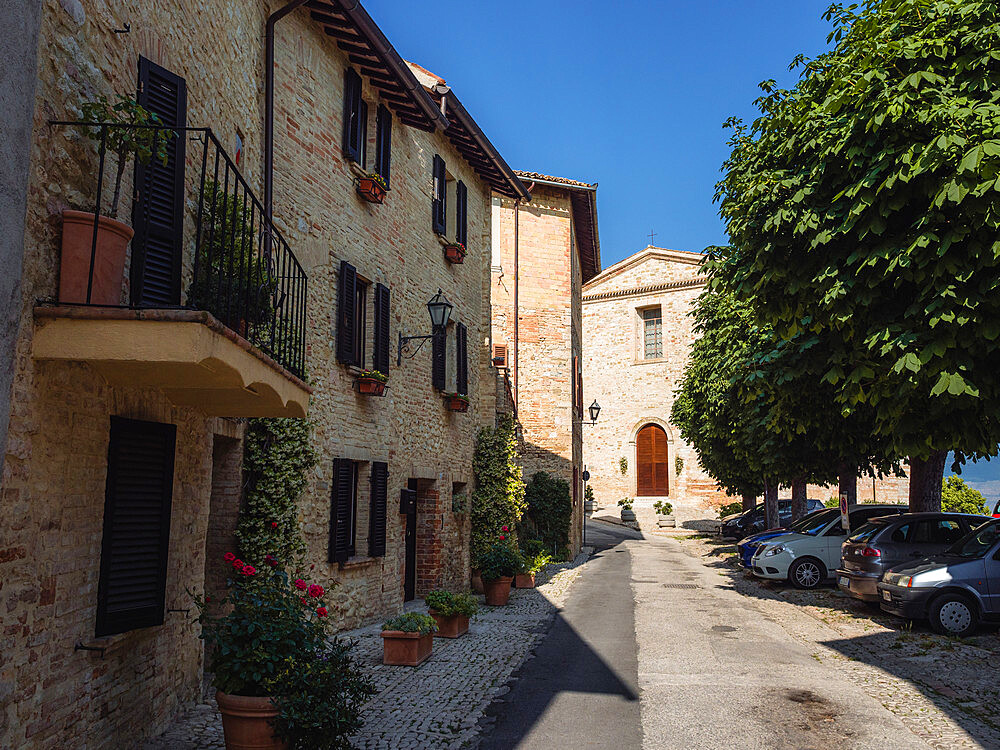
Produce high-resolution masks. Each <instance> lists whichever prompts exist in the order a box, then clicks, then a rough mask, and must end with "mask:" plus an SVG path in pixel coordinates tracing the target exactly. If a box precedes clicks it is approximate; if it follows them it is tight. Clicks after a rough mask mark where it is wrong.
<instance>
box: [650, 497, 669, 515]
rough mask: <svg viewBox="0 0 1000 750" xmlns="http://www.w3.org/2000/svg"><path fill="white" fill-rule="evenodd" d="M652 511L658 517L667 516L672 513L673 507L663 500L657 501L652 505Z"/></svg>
mask: <svg viewBox="0 0 1000 750" xmlns="http://www.w3.org/2000/svg"><path fill="white" fill-rule="evenodd" d="M653 510H654V511H655V512H656V513H657V514H658V515H661V516H669V515H670V514H671V513H673V512H674V506H673V504H671V503H668V502H666V501H665V500H657V501H656V502H655V503H653Z"/></svg>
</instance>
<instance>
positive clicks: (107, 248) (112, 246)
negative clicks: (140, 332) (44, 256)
mask: <svg viewBox="0 0 1000 750" xmlns="http://www.w3.org/2000/svg"><path fill="white" fill-rule="evenodd" d="M62 216H63V235H62V257H61V259H60V264H59V301H60V302H77V303H86V302H87V279H88V278H89V276H90V253H91V249H92V247H93V241H94V214H91V213H87V212H86V211H70V210H66V211H63V214H62ZM133 234H135V232H134V231H133V230H132V227H130V226H129V225H128V224H122V223H121V222H120V221H115V220H114V219H109V218H108V217H107V216H101V217H99V219H98V221H97V249H96V251H95V253H94V280H93V283H92V285H91V290H90V304H92V305H118V304H121V296H122V281H123V278H124V274H125V255H126V252H127V250H128V243H129V241H130V240H131V239H132V235H133Z"/></svg>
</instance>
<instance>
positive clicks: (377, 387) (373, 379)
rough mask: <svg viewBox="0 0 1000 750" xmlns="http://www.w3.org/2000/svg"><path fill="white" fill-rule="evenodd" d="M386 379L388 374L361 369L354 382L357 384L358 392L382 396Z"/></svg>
mask: <svg viewBox="0 0 1000 750" xmlns="http://www.w3.org/2000/svg"><path fill="white" fill-rule="evenodd" d="M388 380H389V378H388V376H386V375H385V374H383V373H381V372H379V371H378V370H362V371H361V373H360V374H359V375H358V376H357V378H355V380H354V382H355V383H357V384H358V393H361V394H363V395H366V396H384V395H385V388H386V383H387V382H388Z"/></svg>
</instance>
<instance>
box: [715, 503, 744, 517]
mask: <svg viewBox="0 0 1000 750" xmlns="http://www.w3.org/2000/svg"><path fill="white" fill-rule="evenodd" d="M742 510H743V503H741V502H739V501H737V502H735V503H726V504H725V505H723V506H722V507H721V508H719V518H725V517H726V516H731V515H732V514H733V513H739V512H740V511H742Z"/></svg>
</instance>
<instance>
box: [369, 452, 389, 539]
mask: <svg viewBox="0 0 1000 750" xmlns="http://www.w3.org/2000/svg"><path fill="white" fill-rule="evenodd" d="M388 499H389V464H386V463H382V462H380V461H373V462H372V493H371V504H370V506H369V509H368V556H369V557H383V556H385V529H386V519H387V516H388V511H387V508H386V506H387V503H388Z"/></svg>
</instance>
